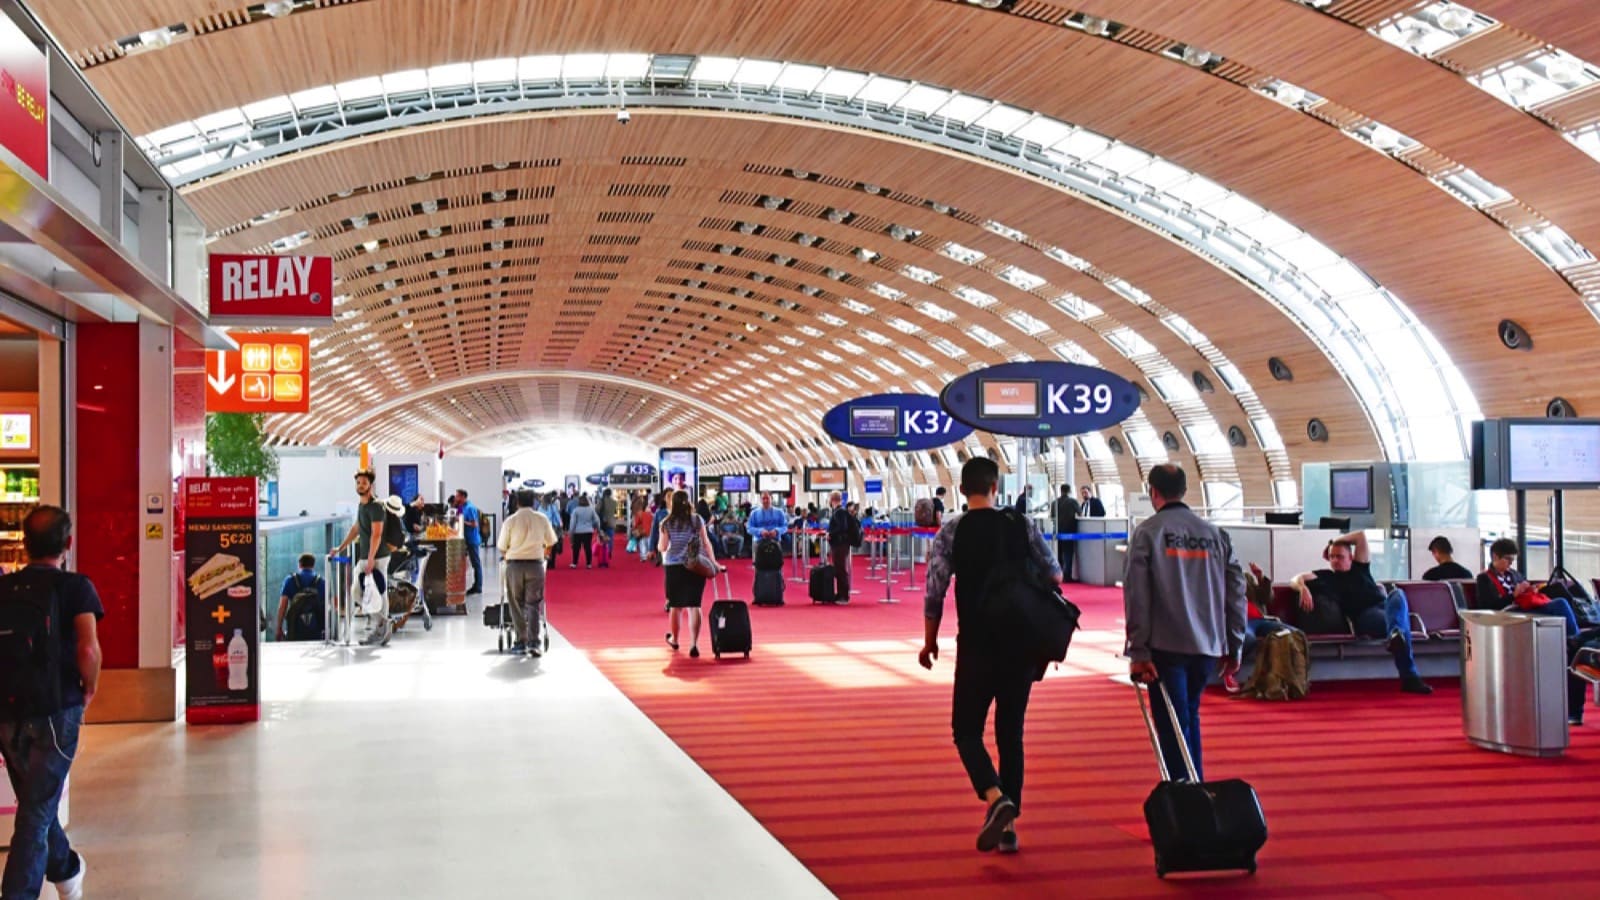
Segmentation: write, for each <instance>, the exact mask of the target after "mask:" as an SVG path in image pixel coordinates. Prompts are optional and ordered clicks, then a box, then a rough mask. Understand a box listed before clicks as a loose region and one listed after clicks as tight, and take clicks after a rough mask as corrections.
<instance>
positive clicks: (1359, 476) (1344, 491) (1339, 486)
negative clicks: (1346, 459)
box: [1329, 469, 1372, 512]
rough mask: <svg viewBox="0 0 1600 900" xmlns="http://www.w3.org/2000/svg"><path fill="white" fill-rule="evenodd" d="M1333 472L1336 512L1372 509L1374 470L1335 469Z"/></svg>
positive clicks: (1332, 505)
mask: <svg viewBox="0 0 1600 900" xmlns="http://www.w3.org/2000/svg"><path fill="white" fill-rule="evenodd" d="M1330 474H1331V477H1332V480H1333V485H1332V491H1331V492H1332V494H1333V498H1332V502H1331V503H1330V504H1329V506H1330V507H1331V508H1332V509H1333V511H1334V512H1371V511H1372V470H1371V469H1334V470H1333V472H1332V473H1330Z"/></svg>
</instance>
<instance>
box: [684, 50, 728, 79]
mask: <svg viewBox="0 0 1600 900" xmlns="http://www.w3.org/2000/svg"><path fill="white" fill-rule="evenodd" d="M738 70H739V61H738V60H737V59H729V58H728V57H726V56H702V57H699V58H698V59H696V60H695V63H694V68H693V69H690V70H689V80H690V81H707V82H711V83H714V84H727V83H728V81H729V80H730V79H732V78H733V73H734V72H737V71H738Z"/></svg>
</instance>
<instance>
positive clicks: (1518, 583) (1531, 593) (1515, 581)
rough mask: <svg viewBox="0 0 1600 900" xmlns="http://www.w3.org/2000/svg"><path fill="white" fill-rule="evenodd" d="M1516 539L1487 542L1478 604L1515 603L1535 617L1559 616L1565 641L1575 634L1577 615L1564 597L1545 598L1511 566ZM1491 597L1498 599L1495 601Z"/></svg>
mask: <svg viewBox="0 0 1600 900" xmlns="http://www.w3.org/2000/svg"><path fill="white" fill-rule="evenodd" d="M1516 562H1517V542H1516V541H1513V540H1512V539H1510V538H1501V539H1499V540H1497V541H1495V542H1494V543H1492V544H1490V545H1489V568H1487V569H1484V570H1483V572H1482V573H1481V574H1479V575H1478V593H1477V598H1478V603H1479V604H1480V605H1482V606H1485V607H1490V606H1495V607H1500V606H1515V607H1516V608H1517V609H1518V610H1519V611H1521V612H1525V613H1532V614H1534V615H1538V616H1559V617H1561V618H1563V619H1565V620H1566V621H1567V640H1575V639H1576V638H1577V637H1578V633H1579V628H1578V616H1577V614H1576V613H1574V612H1573V611H1572V604H1571V603H1568V602H1567V600H1566V598H1564V597H1546V596H1545V595H1544V594H1541V593H1539V591H1538V589H1536V588H1535V587H1534V586H1533V582H1531V581H1529V580H1527V579H1526V578H1523V577H1522V573H1521V572H1518V571H1517V570H1516V569H1515V568H1513V566H1514V565H1516ZM1494 598H1498V602H1496V601H1495V599H1494Z"/></svg>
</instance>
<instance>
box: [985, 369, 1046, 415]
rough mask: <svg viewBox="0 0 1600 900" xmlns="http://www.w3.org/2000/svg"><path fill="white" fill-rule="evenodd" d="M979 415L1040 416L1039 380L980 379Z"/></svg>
mask: <svg viewBox="0 0 1600 900" xmlns="http://www.w3.org/2000/svg"><path fill="white" fill-rule="evenodd" d="M978 415H980V416H983V417H984V418H986V419H1037V418H1039V382H1038V381H1035V380H1032V379H1015V380H1013V379H997V378H980V379H978Z"/></svg>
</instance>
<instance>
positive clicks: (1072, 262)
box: [1044, 247, 1089, 272]
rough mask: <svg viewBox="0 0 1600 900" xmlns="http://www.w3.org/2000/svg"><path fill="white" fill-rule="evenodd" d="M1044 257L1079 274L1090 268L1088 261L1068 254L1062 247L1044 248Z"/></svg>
mask: <svg viewBox="0 0 1600 900" xmlns="http://www.w3.org/2000/svg"><path fill="white" fill-rule="evenodd" d="M1044 255H1045V256H1048V257H1050V258H1051V259H1053V260H1055V261H1056V262H1058V263H1061V264H1062V265H1064V266H1066V267H1067V268H1070V269H1074V270H1076V271H1079V272H1082V271H1083V270H1084V269H1087V268H1089V261H1088V260H1086V259H1083V258H1081V257H1077V256H1073V255H1072V254H1071V253H1068V252H1067V251H1065V250H1063V249H1061V248H1060V247H1046V248H1044Z"/></svg>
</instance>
